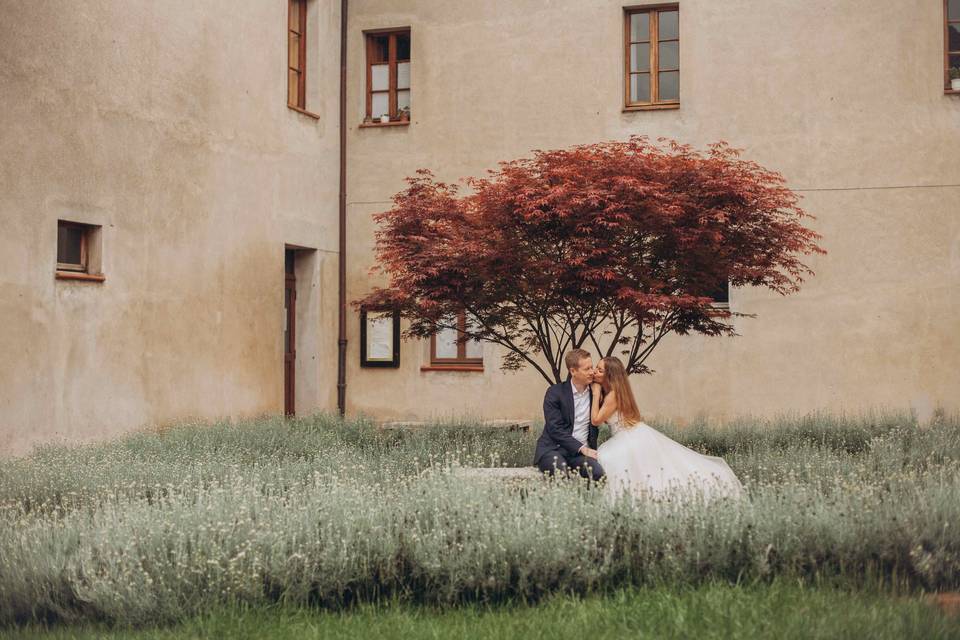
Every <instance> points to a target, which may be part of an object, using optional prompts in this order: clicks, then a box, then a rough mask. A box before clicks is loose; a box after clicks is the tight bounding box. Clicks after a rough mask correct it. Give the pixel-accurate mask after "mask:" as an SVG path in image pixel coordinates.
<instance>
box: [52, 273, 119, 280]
mask: <svg viewBox="0 0 960 640" xmlns="http://www.w3.org/2000/svg"><path fill="white" fill-rule="evenodd" d="M55 277H56V279H57V280H84V281H86V282H103V281H104V280H106V279H107V277H106V276H105V275H103V274H102V273H83V272H81V271H56V272H55Z"/></svg>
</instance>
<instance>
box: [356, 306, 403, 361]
mask: <svg viewBox="0 0 960 640" xmlns="http://www.w3.org/2000/svg"><path fill="white" fill-rule="evenodd" d="M383 312H392V317H393V327H392V336H391V338H392V342H393V358H392V359H391V360H370V359H369V358H368V355H367V313H383ZM360 366H361V367H364V368H366V367H373V368H377V367H380V368H391V369H398V368H399V367H400V310H399V309H393V308H390V307H366V306H364V307H361V308H360Z"/></svg>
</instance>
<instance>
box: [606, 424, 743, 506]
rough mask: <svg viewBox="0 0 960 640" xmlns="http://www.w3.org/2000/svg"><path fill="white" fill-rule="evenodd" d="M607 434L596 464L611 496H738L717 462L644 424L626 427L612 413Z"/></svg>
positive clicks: (739, 490)
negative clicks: (604, 478) (604, 475)
mask: <svg viewBox="0 0 960 640" xmlns="http://www.w3.org/2000/svg"><path fill="white" fill-rule="evenodd" d="M607 424H608V425H610V431H611V432H612V433H613V436H612V437H611V438H610V439H609V440H607V441H606V442H604V443H603V444H601V445H600V447H599V449H598V450H597V451H598V460H599V462H600V466H602V467H603V470H604V472H605V473H606V477H607V487H608V491H610V492H611V497H613V498H619V497H620V496H622V495H623V494H629V495H631V496H633V497H634V498H647V497H651V498H664V497H668V495H672V496H674V497H696V496H698V495H699V496H702V497H703V499H704V500H711V499H713V498H718V497H740V496H742V495H743V485H742V484H740V481H739V480H738V479H737V476H736V475H734V473H733V471H732V470H731V469H730V467H729V466H728V465H727V463H726V462H725V461H724V460H723V458H717V457H714V456H706V455H703V454H701V453H697V452H696V451H694V450H692V449H688V448H687V447H685V446H683V445H682V444H680V443H679V442H676V441H674V440H671V439H670V438H668V437H667V436H665V435H663V434H662V433H660V432H659V431H657V430H656V429H654V428H653V427H651V426H650V425H648V424H646V423H645V422H638V423H637V424H635V425H632V426H627V425H625V424H624V423H623V421H622V419H621V417H620V412H619V411H617V412H616V413H615V414H614V415H613V416H611V418H610V419H609V420H608V421H607Z"/></svg>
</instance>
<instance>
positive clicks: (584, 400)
mask: <svg viewBox="0 0 960 640" xmlns="http://www.w3.org/2000/svg"><path fill="white" fill-rule="evenodd" d="M570 386H571V387H572V388H573V437H574V438H576V439H577V440H579V441H580V442H582V443H583V444H587V438H588V436H589V435H590V386H589V385H587V386H586V387H584V388H583V391H577V385H575V384H573V380H571V381H570Z"/></svg>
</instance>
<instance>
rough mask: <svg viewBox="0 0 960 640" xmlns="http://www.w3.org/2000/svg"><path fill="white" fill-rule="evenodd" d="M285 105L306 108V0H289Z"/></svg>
mask: <svg viewBox="0 0 960 640" xmlns="http://www.w3.org/2000/svg"><path fill="white" fill-rule="evenodd" d="M287 105H288V106H291V107H295V108H297V109H304V110H305V109H306V108H307V0H289V6H288V17H287Z"/></svg>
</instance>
